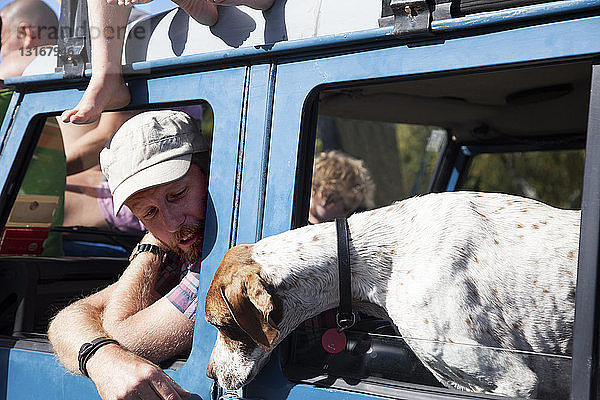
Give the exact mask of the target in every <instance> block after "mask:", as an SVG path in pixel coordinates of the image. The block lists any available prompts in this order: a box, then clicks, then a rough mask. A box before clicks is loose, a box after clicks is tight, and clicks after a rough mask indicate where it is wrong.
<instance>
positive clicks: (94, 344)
mask: <svg viewBox="0 0 600 400" xmlns="http://www.w3.org/2000/svg"><path fill="white" fill-rule="evenodd" d="M111 343H114V344H117V345H118V344H119V342H117V341H116V340H115V339H112V338H108V337H99V338H96V339H94V340H92V341H91V342H89V343H84V344H82V345H81V348H80V349H79V354H78V355H77V361H79V371H81V373H82V374H83V376H87V377H88V378H89V377H90V376H89V375H88V372H87V368H86V364H87V362H88V360H89V359H90V358H91V357H92V356H93V355H94V353H95V352H96V351H97V350H98V349H99V348H100V347H102V346H104V345H107V344H111Z"/></svg>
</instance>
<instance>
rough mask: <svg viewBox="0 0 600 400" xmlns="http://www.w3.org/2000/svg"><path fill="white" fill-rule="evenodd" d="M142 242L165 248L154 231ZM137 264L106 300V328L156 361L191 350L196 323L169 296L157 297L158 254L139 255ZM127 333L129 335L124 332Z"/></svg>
mask: <svg viewBox="0 0 600 400" xmlns="http://www.w3.org/2000/svg"><path fill="white" fill-rule="evenodd" d="M140 243H150V244H154V245H157V246H159V247H162V248H163V249H165V248H164V245H163V244H162V243H161V242H160V241H158V240H157V239H155V238H154V236H153V235H152V234H151V233H148V234H147V235H146V236H145V237H144V238H143V239H142V241H141V242H140ZM165 250H166V249H165ZM138 259H139V260H138ZM136 261H141V262H140V263H136ZM134 263H136V266H138V267H137V268H131V267H130V268H127V270H126V271H125V272H124V273H123V276H121V278H120V279H119V282H117V283H116V284H115V285H114V289H113V292H112V295H111V296H110V297H109V298H108V300H107V303H106V309H105V311H104V316H103V326H104V328H105V329H106V330H107V331H108V333H109V334H110V335H111V336H112V337H114V338H117V340H119V342H120V343H121V344H122V345H123V346H125V347H126V348H127V349H129V350H131V351H132V352H134V353H136V354H138V355H140V356H142V357H144V358H147V359H149V360H152V361H154V362H159V361H162V360H165V359H168V358H170V357H173V356H175V355H177V354H181V353H183V352H185V351H187V350H189V349H190V347H191V345H192V336H193V331H194V323H193V322H192V321H191V320H190V319H188V318H187V317H186V316H184V315H183V314H182V313H181V312H180V311H179V310H178V309H177V308H176V307H175V306H174V305H173V304H172V303H171V302H170V301H169V300H168V299H167V298H165V297H162V298H160V299H159V300H158V301H157V300H156V299H157V298H158V297H159V295H158V293H156V291H155V286H156V281H157V279H158V274H159V271H160V260H159V259H158V256H156V255H155V254H153V253H150V252H143V253H140V254H138V255H137V257H136V258H135V259H134V260H133V262H132V265H133V264H134ZM124 332H128V334H127V335H124V334H123V333H124ZM129 332H136V334H129Z"/></svg>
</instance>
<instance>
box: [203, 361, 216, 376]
mask: <svg viewBox="0 0 600 400" xmlns="http://www.w3.org/2000/svg"><path fill="white" fill-rule="evenodd" d="M206 376H208V377H209V378H210V379H213V380H216V379H217V377H216V376H215V373H214V371H213V365H212V360H211V361H209V362H208V366H207V367H206Z"/></svg>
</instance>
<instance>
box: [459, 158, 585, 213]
mask: <svg viewBox="0 0 600 400" xmlns="http://www.w3.org/2000/svg"><path fill="white" fill-rule="evenodd" d="M584 161H585V151H584V150H556V151H529V152H511V153H488V154H479V155H476V156H475V157H473V160H472V162H471V166H470V168H469V170H468V173H467V174H466V176H465V178H464V179H463V181H462V183H461V184H460V185H459V187H460V189H461V190H477V191H483V192H502V193H511V194H516V195H519V196H523V197H529V198H532V199H536V200H541V201H543V202H544V203H547V204H551V205H553V206H555V207H560V208H571V209H579V208H581V193H582V192H581V190H582V185H583V167H584Z"/></svg>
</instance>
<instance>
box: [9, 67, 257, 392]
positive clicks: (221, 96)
mask: <svg viewBox="0 0 600 400" xmlns="http://www.w3.org/2000/svg"><path fill="white" fill-rule="evenodd" d="M184 71H185V70H184V69H183V70H182V69H180V70H178V71H176V72H175V75H166V74H164V73H163V74H162V75H159V76H156V77H154V76H152V75H150V76H143V77H141V78H137V79H134V80H131V81H129V88H130V92H131V94H132V101H131V103H130V105H129V106H128V107H127V108H126V109H146V108H159V107H164V106H165V105H167V104H173V105H177V106H179V105H182V104H185V103H186V102H187V103H189V102H197V101H199V100H204V101H206V102H207V103H208V104H209V105H210V107H211V108H212V110H213V114H214V129H213V142H212V159H211V171H210V177H209V197H210V198H211V200H212V204H213V206H214V208H213V210H212V213H211V210H210V208H209V210H208V211H207V213H208V216H207V223H206V237H211V236H213V237H214V243H212V244H211V245H212V247H209V248H207V247H205V249H204V250H205V253H204V254H205V258H204V260H203V266H205V267H204V268H202V270H201V274H200V280H201V285H200V290H199V296H200V298H204V297H205V296H206V291H207V290H208V284H209V283H210V280H211V279H212V276H213V274H214V272H215V270H216V268H217V266H218V264H219V263H220V260H221V258H222V257H223V255H224V254H225V252H226V251H227V249H229V247H231V245H232V244H231V240H232V229H233V228H232V221H233V213H232V205H233V204H234V203H235V202H238V201H239V198H238V197H239V196H238V194H237V193H238V191H239V186H236V183H239V182H238V181H239V179H238V178H239V175H240V171H241V165H240V159H238V151H239V148H240V146H239V143H240V141H241V140H242V139H243V135H242V131H241V126H242V119H243V118H244V117H245V114H244V112H243V110H245V107H246V103H247V101H246V100H245V96H247V84H248V79H247V74H248V68H247V67H245V66H236V67H231V68H228V69H219V70H209V71H200V72H190V73H183V72H184ZM192 71H193V70H192ZM172 73H173V72H172ZM217 83H218V84H217ZM30 89H31V87H29V86H26V87H17V90H16V91H15V94H14V96H13V99H12V100H11V104H10V106H9V109H8V111H7V116H6V118H5V120H4V122H3V125H2V130H0V136H1V137H3V141H2V143H3V144H4V146H3V148H2V162H1V163H0V193H1V195H0V210H2V214H1V217H0V218H1V220H0V222H2V223H1V224H0V226H2V227H3V226H4V225H5V223H6V219H7V217H8V213H9V212H10V209H11V208H12V204H13V203H14V200H15V199H16V194H17V192H18V189H19V187H20V184H21V181H22V179H23V176H24V174H25V170H26V168H23V166H24V165H27V163H28V160H29V159H30V158H31V156H32V154H33V150H34V148H35V145H36V143H37V140H38V138H39V135H40V133H41V126H42V125H43V123H41V124H40V121H42V122H43V121H44V120H45V118H46V117H47V116H52V115H58V114H60V112H62V111H63V110H64V109H68V108H70V107H74V106H75V105H76V104H77V103H78V101H79V99H80V97H81V95H82V94H83V91H82V90H80V89H79V88H68V89H57V88H48V89H45V90H42V91H30ZM205 245H206V243H205ZM207 250H208V251H207ZM197 315H198V317H197V318H196V323H195V326H194V343H193V346H192V352H191V353H190V355H189V357H188V359H187V361H186V362H185V363H184V364H183V365H181V367H180V368H178V369H177V370H167V371H166V372H167V373H168V374H169V375H171V376H172V377H173V378H174V379H176V380H177V381H178V383H179V384H180V385H181V386H183V387H186V388H187V389H188V390H190V391H192V392H194V393H197V394H199V395H201V396H202V398H211V393H212V387H213V381H212V380H210V379H209V378H208V377H207V376H206V374H204V372H203V369H202V368H200V367H199V366H202V365H203V366H204V367H203V368H205V366H206V365H207V364H208V358H209V356H210V352H206V351H201V350H199V349H205V348H210V347H212V345H213V344H214V341H215V339H216V330H214V329H213V328H212V326H210V325H209V324H208V323H207V322H206V321H205V320H204V308H203V307H198V313H197ZM14 363H18V364H14ZM13 365H14V366H13ZM17 365H19V366H18V367H17ZM34 365H35V366H36V374H33V375H32V374H31V373H30V370H31V369H30V368H25V367H24V366H31V367H33V366H34ZM178 366H179V365H178ZM0 370H3V371H7V372H6V375H5V376H3V379H1V380H0V397H2V394H4V395H5V396H4V397H6V398H21V397H22V391H23V390H27V396H29V397H31V398H55V399H63V398H64V399H67V398H87V397H90V396H92V397H93V396H96V395H97V392H96V389H95V387H94V385H93V383H92V382H91V381H90V380H89V379H87V378H84V377H81V376H78V375H72V374H66V373H65V370H64V368H63V367H62V366H61V365H60V364H59V363H58V361H57V360H56V359H55V357H54V355H53V354H52V353H51V352H50V345H49V343H48V341H47V340H45V339H19V340H12V339H10V338H7V339H6V340H2V341H0ZM199 371H202V373H199Z"/></svg>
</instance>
